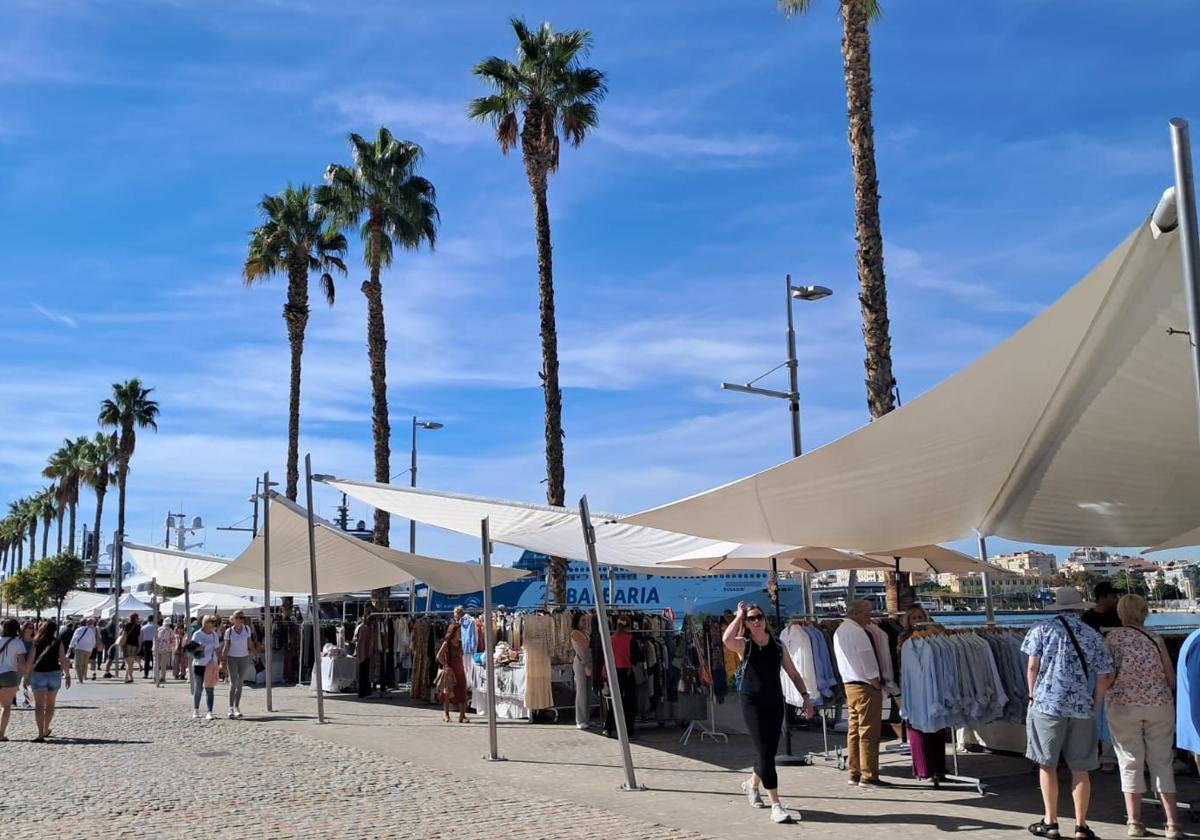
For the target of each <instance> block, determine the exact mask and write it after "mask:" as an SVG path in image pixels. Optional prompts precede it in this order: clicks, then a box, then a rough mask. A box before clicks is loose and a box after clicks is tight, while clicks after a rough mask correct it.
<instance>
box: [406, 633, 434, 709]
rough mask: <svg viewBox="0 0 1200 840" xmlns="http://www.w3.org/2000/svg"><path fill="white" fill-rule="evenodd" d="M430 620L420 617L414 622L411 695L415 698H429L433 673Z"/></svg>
mask: <svg viewBox="0 0 1200 840" xmlns="http://www.w3.org/2000/svg"><path fill="white" fill-rule="evenodd" d="M429 635H430V634H429V622H428V621H427V620H426V619H424V618H418V619H416V620H415V621H414V622H413V627H412V643H413V664H412V679H411V685H410V688H409V696H411V697H412V699H413V700H428V699H429V688H430V682H431V680H432V679H433V674H432V673H431V672H430V667H429V663H430V655H429Z"/></svg>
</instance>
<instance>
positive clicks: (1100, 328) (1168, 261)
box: [624, 222, 1200, 546]
mask: <svg viewBox="0 0 1200 840" xmlns="http://www.w3.org/2000/svg"><path fill="white" fill-rule="evenodd" d="M1181 275H1182V271H1181V268H1180V259H1179V233H1178V231H1174V232H1168V233H1164V234H1162V235H1161V236H1159V237H1158V238H1157V239H1156V238H1155V236H1154V234H1153V233H1152V231H1151V229H1150V224H1149V222H1146V223H1144V224H1142V225H1141V226H1140V227H1139V228H1138V229H1137V230H1136V231H1135V232H1134V233H1133V234H1131V235H1130V236H1129V237H1128V238H1127V239H1126V240H1125V241H1124V242H1122V243H1121V244H1120V245H1119V246H1118V247H1117V248H1116V250H1114V251H1113V252H1112V253H1111V254H1109V255H1108V257H1106V258H1105V259H1104V261H1103V262H1101V263H1100V264H1099V265H1098V266H1097V267H1096V268H1095V269H1093V270H1092V271H1091V272H1090V273H1089V274H1088V275H1087V276H1086V277H1084V278H1083V280H1082V281H1080V282H1079V283H1078V284H1077V285H1075V286H1074V287H1073V288H1072V289H1070V290H1069V291H1068V292H1067V293H1066V294H1065V295H1063V297H1062V298H1060V299H1059V300H1058V301H1057V302H1056V303H1054V304H1053V305H1052V306H1050V307H1049V308H1048V309H1046V310H1045V311H1044V312H1043V313H1042V314H1041V315H1039V316H1038V317H1036V318H1034V319H1033V320H1032V321H1031V322H1030V323H1029V324H1027V325H1026V326H1025V327H1024V328H1023V329H1021V330H1020V331H1018V332H1017V333H1016V334H1015V335H1013V336H1012V337H1011V338H1009V339H1008V340H1006V341H1005V342H1004V343H1002V344H1001V345H999V346H998V347H996V348H995V349H993V350H992V351H991V352H989V353H987V354H986V355H985V356H983V357H982V358H980V359H979V360H978V361H976V362H974V363H973V364H971V365H970V366H969V367H967V368H966V369H964V370H963V371H961V372H960V373H958V374H956V375H955V376H953V377H951V378H950V379H948V380H946V381H945V382H943V383H941V384H940V385H938V386H937V387H936V388H933V389H932V390H930V391H928V392H927V393H925V394H922V395H921V396H920V397H918V398H917V399H915V400H913V401H912V402H910V403H908V404H907V405H905V406H903V407H902V408H899V409H897V410H896V411H893V412H891V413H890V414H887V415H885V416H883V417H880V418H879V419H877V420H875V421H874V422H872V423H871V424H870V425H868V426H866V427H864V428H861V429H859V430H857V431H855V432H853V433H851V434H850V435H847V436H846V437H844V438H841V439H840V440H837V441H835V442H834V443H831V444H829V445H827V446H824V447H822V448H820V449H817V450H815V451H813V452H810V453H808V454H807V455H804V456H802V457H800V458H796V459H794V460H791V461H788V462H786V463H784V464H781V465H779V466H777V467H773V468H771V469H768V470H766V471H764V472H760V473H758V474H756V475H752V476H749V477H747V478H743V479H741V480H739V481H735V482H733V483H731V484H727V485H725V486H723V487H719V488H716V489H714V490H710V491H708V492H705V493H701V494H699V495H697V496H693V497H691V498H688V499H684V500H682V501H679V502H675V503H673V504H669V505H665V506H662V507H659V508H655V509H653V510H649V511H645V512H643V513H640V514H637V515H636V516H631V517H627V518H626V519H625V520H624V521H625V522H626V523H628V524H630V525H645V526H650V527H654V528H664V529H669V530H671V531H680V532H683V533H689V534H697V535H699V536H704V537H710V538H713V539H724V540H736V541H740V542H747V543H750V542H775V543H795V544H799V543H804V542H813V543H818V544H820V545H838V546H889V545H899V546H912V545H924V544H931V543H936V542H943V541H949V540H955V539H961V538H963V537H965V536H968V535H969V534H970V533H971V532H972V531H976V530H977V531H979V532H980V533H982V534H984V535H991V534H995V535H998V536H1001V537H1005V538H1008V539H1012V540H1020V541H1028V542H1037V543H1047V544H1052V545H1111V546H1144V545H1152V544H1154V543H1157V542H1160V541H1161V540H1164V539H1167V538H1169V537H1171V536H1172V535H1175V534H1180V533H1182V532H1184V531H1186V530H1188V529H1190V528H1194V527H1197V526H1198V525H1200V508H1198V507H1197V505H1196V499H1197V498H1198V497H1200V446H1198V444H1197V431H1196V407H1195V405H1194V397H1193V389H1192V370H1191V358H1190V348H1189V346H1188V338H1187V336H1185V335H1184V336H1181V335H1172V334H1168V329H1176V330H1186V329H1187V328H1188V319H1187V314H1186V311H1185V307H1184V286H1183V280H1182V276H1181Z"/></svg>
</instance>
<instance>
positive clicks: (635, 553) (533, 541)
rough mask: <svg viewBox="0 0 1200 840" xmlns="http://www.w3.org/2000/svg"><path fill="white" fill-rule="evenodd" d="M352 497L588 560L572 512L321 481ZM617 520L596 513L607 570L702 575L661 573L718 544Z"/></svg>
mask: <svg viewBox="0 0 1200 840" xmlns="http://www.w3.org/2000/svg"><path fill="white" fill-rule="evenodd" d="M317 480H318V481H322V482H324V483H325V484H328V485H330V486H331V487H335V488H337V489H338V490H340V491H341V492H343V493H345V494H346V495H348V496H352V497H354V498H355V499H358V500H360V501H363V502H366V503H367V504H369V505H371V506H372V507H376V508H379V509H381V510H386V511H388V512H389V513H394V514H396V515H397V516H403V517H404V518H405V519H411V520H414V521H416V522H421V523H423V524H425V525H434V526H436V527H438V528H445V529H446V530H448V531H456V532H458V533H460V534H467V535H470V536H474V537H478V536H479V523H480V520H481V519H483V517H485V516H486V517H488V530H489V533H490V534H491V538H492V540H493V541H494V542H498V543H505V544H506V545H513V546H517V547H518V548H524V549H527V550H529V551H537V552H541V553H542V554H548V555H550V556H552V557H564V558H568V559H572V560H582V559H584V558H585V557H587V550H586V548H585V546H584V542H583V529H582V528H581V527H580V523H579V514H578V512H576V511H573V510H568V509H567V508H558V507H549V506H547V505H533V504H527V503H525V502H509V501H504V500H501V499H489V498H486V497H483V496H467V495H463V494H460V493H446V492H443V491H439V490H425V489H420V488H415V487H393V486H392V485H390V484H376V483H375V482H371V481H354V480H351V479H345V478H334V477H332V476H320V477H318V479H317ZM616 519H617V517H616V516H615V515H612V514H600V513H595V512H593V513H592V525H593V526H594V527H595V529H596V558H597V560H598V561H599V562H600V563H601V564H603V565H606V566H620V567H622V568H625V569H636V570H638V571H652V572H653V573H654V574H656V575H667V576H679V577H684V576H693V575H703V574H706V573H705V572H704V571H703V570H700V569H689V568H681V567H676V568H670V567H656V568H654V569H646V568H645V567H647V566H654V565H655V564H656V563H660V562H661V561H663V560H667V559H669V558H672V557H677V556H679V555H681V554H685V553H686V552H689V551H693V550H696V549H703V548H707V547H710V546H712V545H715V544H717V543H716V541H714V540H707V539H702V538H699V537H692V536H688V535H687V534H673V533H670V532H668V531H660V530H658V529H657V528H643V527H640V526H636V525H623V524H621V523H619V522H616V521H615V520H616Z"/></svg>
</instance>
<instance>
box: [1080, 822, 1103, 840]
mask: <svg viewBox="0 0 1200 840" xmlns="http://www.w3.org/2000/svg"><path fill="white" fill-rule="evenodd" d="M1075 840H1100V838H1099V837H1097V836H1096V832H1094V831H1092V827H1091V826H1090V825H1077V826H1075Z"/></svg>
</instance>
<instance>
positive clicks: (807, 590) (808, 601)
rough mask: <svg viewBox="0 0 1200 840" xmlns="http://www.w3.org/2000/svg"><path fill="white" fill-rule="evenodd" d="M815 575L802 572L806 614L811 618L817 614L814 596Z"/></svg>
mask: <svg viewBox="0 0 1200 840" xmlns="http://www.w3.org/2000/svg"><path fill="white" fill-rule="evenodd" d="M813 577H814V575H813V573H812V572H801V573H800V582H801V583H802V584H803V585H804V614H805V615H807V616H808V617H809V618H812V617H814V616H815V615H816V614H817V601H816V598H815V597H814V596H813Z"/></svg>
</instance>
